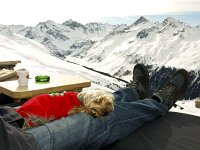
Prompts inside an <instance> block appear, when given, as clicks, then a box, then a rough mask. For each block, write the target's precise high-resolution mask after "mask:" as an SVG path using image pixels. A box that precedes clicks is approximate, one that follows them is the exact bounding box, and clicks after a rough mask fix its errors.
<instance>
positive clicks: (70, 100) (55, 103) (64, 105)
mask: <svg viewBox="0 0 200 150" xmlns="http://www.w3.org/2000/svg"><path fill="white" fill-rule="evenodd" d="M80 104H81V103H80V101H79V100H78V98H77V94H76V93H74V92H67V93H65V94H64V95H63V96H62V95H59V96H57V95H53V96H51V95H49V94H41V95H38V96H36V97H33V98H31V99H30V100H29V101H27V102H26V103H24V104H23V105H22V106H21V107H20V108H18V109H17V110H16V111H17V112H18V113H19V114H20V115H21V116H22V117H24V118H25V117H28V115H30V114H33V115H37V116H40V117H44V118H46V119H49V118H54V119H60V118H61V117H66V116H68V112H69V111H70V110H71V109H72V108H73V107H74V106H80Z"/></svg>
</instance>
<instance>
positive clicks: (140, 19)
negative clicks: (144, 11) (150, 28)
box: [133, 16, 149, 25]
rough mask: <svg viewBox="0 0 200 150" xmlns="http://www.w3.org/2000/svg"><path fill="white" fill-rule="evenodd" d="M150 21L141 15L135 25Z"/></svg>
mask: <svg viewBox="0 0 200 150" xmlns="http://www.w3.org/2000/svg"><path fill="white" fill-rule="evenodd" d="M146 22H149V20H147V19H146V18H144V17H143V16H141V17H140V18H139V19H138V20H136V21H135V22H134V23H133V24H134V25H138V24H140V23H146Z"/></svg>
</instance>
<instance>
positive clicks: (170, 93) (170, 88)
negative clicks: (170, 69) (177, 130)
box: [159, 84, 177, 106]
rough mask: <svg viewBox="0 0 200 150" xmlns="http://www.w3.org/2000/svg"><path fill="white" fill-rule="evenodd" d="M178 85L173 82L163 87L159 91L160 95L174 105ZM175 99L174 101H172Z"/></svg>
mask: <svg viewBox="0 0 200 150" xmlns="http://www.w3.org/2000/svg"><path fill="white" fill-rule="evenodd" d="M176 92H177V90H176V87H175V86H174V85H172V84H169V85H167V86H166V87H165V88H163V89H162V90H161V91H159V95H160V96H161V97H164V98H165V100H166V103H167V104H168V105H170V106H174V104H175V103H174V97H175V95H176ZM172 100H173V101H172Z"/></svg>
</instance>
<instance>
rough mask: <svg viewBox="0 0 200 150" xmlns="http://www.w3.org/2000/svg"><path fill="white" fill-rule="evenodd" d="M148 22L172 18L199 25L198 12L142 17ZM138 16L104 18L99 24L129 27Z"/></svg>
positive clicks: (199, 14)
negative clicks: (125, 25)
mask: <svg viewBox="0 0 200 150" xmlns="http://www.w3.org/2000/svg"><path fill="white" fill-rule="evenodd" d="M143 16H144V17H145V18H146V19H148V20H149V21H152V22H155V21H159V22H162V21H163V20H164V19H166V18H167V17H173V18H175V19H178V20H179V21H182V22H185V23H186V24H189V25H191V26H198V25H200V12H187V13H186V12H185V13H180V14H176V13H174V14H173V13H172V14H163V15H143ZM139 17H140V15H138V16H126V17H106V18H101V22H103V23H107V22H109V23H110V24H127V25H130V24H132V23H134V22H135V21H136V20H137V19H138V18H139Z"/></svg>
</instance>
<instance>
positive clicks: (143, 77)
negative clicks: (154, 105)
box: [126, 64, 149, 99]
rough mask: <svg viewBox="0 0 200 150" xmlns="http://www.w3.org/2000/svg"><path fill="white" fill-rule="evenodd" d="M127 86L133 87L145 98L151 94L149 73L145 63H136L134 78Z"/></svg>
mask: <svg viewBox="0 0 200 150" xmlns="http://www.w3.org/2000/svg"><path fill="white" fill-rule="evenodd" d="M126 86H127V87H133V88H134V89H135V90H136V91H137V93H138V94H139V96H140V99H145V98H147V97H148V96H149V88H148V87H149V73H148V71H147V69H146V67H145V65H143V64H136V65H135V66H134V69H133V80H132V81H130V83H127V85H126Z"/></svg>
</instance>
